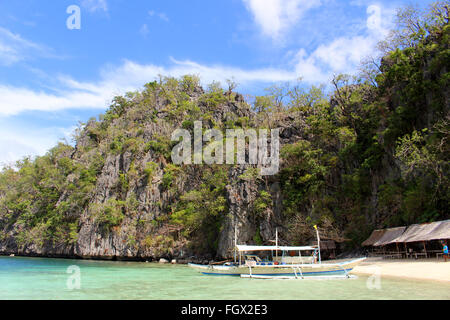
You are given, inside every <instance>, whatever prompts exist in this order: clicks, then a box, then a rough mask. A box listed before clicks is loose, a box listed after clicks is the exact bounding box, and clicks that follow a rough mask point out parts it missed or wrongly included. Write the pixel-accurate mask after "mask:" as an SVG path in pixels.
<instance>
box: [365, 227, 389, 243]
mask: <svg viewBox="0 0 450 320" xmlns="http://www.w3.org/2000/svg"><path fill="white" fill-rule="evenodd" d="M385 232H386V230H374V231H373V232H372V234H371V235H370V237H369V238H368V239H367V240H366V241H364V242H363V243H362V246H363V247H371V246H373V244H374V243H375V242H377V241H378V240H380V239H381V237H383V235H384V233H385Z"/></svg>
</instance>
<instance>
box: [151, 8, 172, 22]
mask: <svg viewBox="0 0 450 320" xmlns="http://www.w3.org/2000/svg"><path fill="white" fill-rule="evenodd" d="M148 15H149V16H150V17H155V16H156V17H158V18H160V19H161V20H163V21H165V22H169V17H167V15H166V14H165V13H164V12H156V11H153V10H150V11H149V12H148Z"/></svg>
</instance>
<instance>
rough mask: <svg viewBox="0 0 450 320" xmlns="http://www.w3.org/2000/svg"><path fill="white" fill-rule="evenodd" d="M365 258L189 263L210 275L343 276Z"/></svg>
mask: <svg viewBox="0 0 450 320" xmlns="http://www.w3.org/2000/svg"><path fill="white" fill-rule="evenodd" d="M364 260H365V258H361V259H356V260H351V261H347V262H342V263H335V264H331V263H330V264H327V263H323V264H302V265H282V266H280V265H278V266H273V265H272V266H267V265H265V266H261V265H258V266H252V267H249V266H245V265H242V266H205V265H197V264H189V266H190V267H192V268H194V269H196V270H197V271H199V272H201V273H202V274H205V275H212V276H241V275H251V276H267V277H297V276H302V277H313V276H345V275H348V273H350V272H351V271H352V270H353V268H354V267H355V266H357V265H358V264H359V263H361V262H362V261H364Z"/></svg>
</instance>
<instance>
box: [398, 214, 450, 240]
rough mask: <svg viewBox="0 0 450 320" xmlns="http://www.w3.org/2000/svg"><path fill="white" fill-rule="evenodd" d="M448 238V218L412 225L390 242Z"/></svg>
mask: <svg viewBox="0 0 450 320" xmlns="http://www.w3.org/2000/svg"><path fill="white" fill-rule="evenodd" d="M445 239H450V220H446V221H437V222H432V223H423V224H415V225H412V226H410V227H409V228H408V230H406V232H405V233H403V234H402V235H401V236H399V237H397V238H395V239H392V241H391V243H402V242H405V243H409V242H423V241H432V240H445Z"/></svg>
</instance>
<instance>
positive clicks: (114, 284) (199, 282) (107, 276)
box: [0, 257, 450, 300]
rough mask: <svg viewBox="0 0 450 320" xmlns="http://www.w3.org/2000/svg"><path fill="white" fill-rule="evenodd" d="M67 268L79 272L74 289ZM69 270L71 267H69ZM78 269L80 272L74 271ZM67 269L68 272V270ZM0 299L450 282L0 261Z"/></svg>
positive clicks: (195, 295)
mask: <svg viewBox="0 0 450 320" xmlns="http://www.w3.org/2000/svg"><path fill="white" fill-rule="evenodd" d="M70 266H77V267H75V269H76V270H79V271H80V277H79V279H80V282H79V285H80V286H79V289H77V288H76V286H75V288H74V289H73V290H70V289H69V287H68V282H69V285H73V284H77V282H76V281H75V282H73V281H68V279H69V280H70V279H73V278H70V277H73V276H75V275H76V274H74V273H67V271H68V268H69V267H70ZM72 268H73V267H72ZM78 268H79V269H78ZM69 270H72V269H69ZM0 299H1V300H6V299H14V300H16V299H39V300H42V299H45V300H50V299H75V300H76V299H146V300H159V299H164V300H260V299H263V300H266V299H268V300H285V299H288V300H304V299H308V300H311V299H332V300H335V299H339V300H342V299H343V300H347V299H356V300H364V299H408V300H409V299H446V300H448V299H450V284H445V283H435V282H424V281H405V280H392V279H384V278H382V279H381V282H380V287H379V289H372V290H370V289H368V286H367V277H358V278H357V279H350V280H306V281H299V280H298V281H290V280H251V279H240V278H235V277H217V276H204V275H202V274H200V273H198V272H197V271H195V270H193V269H191V268H189V267H188V266H176V265H175V266H172V265H169V266H167V265H164V266H162V265H158V264H152V263H136V262H106V261H86V260H62V259H41V258H21V257H12V258H11V257H0Z"/></svg>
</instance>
